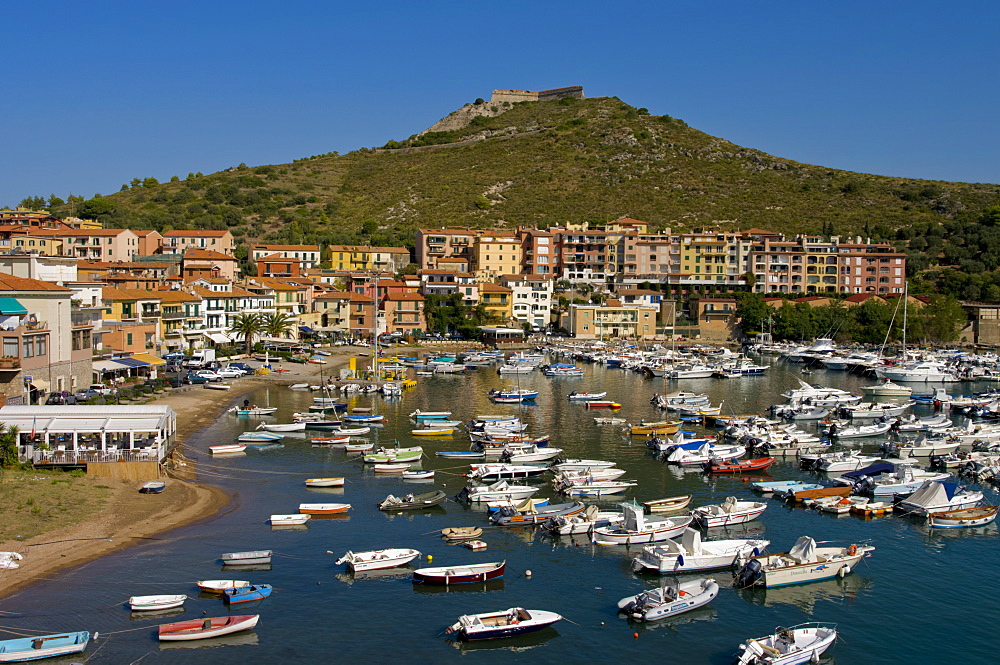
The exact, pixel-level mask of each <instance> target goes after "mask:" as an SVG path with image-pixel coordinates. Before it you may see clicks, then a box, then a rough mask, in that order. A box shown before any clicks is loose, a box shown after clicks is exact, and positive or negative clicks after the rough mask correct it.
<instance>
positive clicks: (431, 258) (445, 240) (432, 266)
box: [415, 228, 519, 272]
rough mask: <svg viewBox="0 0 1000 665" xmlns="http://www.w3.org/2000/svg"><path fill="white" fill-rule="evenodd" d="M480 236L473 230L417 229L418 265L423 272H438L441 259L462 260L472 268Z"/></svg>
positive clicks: (416, 252)
mask: <svg viewBox="0 0 1000 665" xmlns="http://www.w3.org/2000/svg"><path fill="white" fill-rule="evenodd" d="M478 235H479V231H474V230H472V229H444V228H442V229H417V234H416V240H415V254H416V260H417V265H418V266H420V269H421V270H436V269H438V268H439V266H438V263H437V262H438V260H439V259H443V258H461V259H465V260H466V261H468V263H469V265H470V266H472V265H473V261H472V253H473V246H474V245H475V241H476V237H477V236H478ZM518 272H519V271H518Z"/></svg>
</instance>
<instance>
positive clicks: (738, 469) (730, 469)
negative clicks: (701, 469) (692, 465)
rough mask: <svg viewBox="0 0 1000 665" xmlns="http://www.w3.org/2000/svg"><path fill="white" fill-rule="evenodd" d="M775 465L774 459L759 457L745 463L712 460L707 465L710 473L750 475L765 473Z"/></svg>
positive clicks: (744, 461) (706, 468)
mask: <svg viewBox="0 0 1000 665" xmlns="http://www.w3.org/2000/svg"><path fill="white" fill-rule="evenodd" d="M772 464H774V458H773V457H757V458H755V459H748V460H743V461H736V460H733V461H728V460H718V459H717V460H712V461H711V462H709V463H708V464H706V465H705V470H706V471H708V472H709V473H749V472H753V471H763V470H764V469H767V468H769V467H770V466H771V465H772Z"/></svg>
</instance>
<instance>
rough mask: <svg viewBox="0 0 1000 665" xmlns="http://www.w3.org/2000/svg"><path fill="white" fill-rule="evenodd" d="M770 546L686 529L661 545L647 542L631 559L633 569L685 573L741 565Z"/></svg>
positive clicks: (763, 541) (663, 572)
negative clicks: (710, 537)
mask: <svg viewBox="0 0 1000 665" xmlns="http://www.w3.org/2000/svg"><path fill="white" fill-rule="evenodd" d="M768 545H770V541H767V540H752V539H743V540H707V541H703V540H702V539H701V532H700V531H698V530H696V529H692V528H690V527H689V528H687V529H685V530H684V532H683V533H682V534H681V536H680V538H674V539H671V540H666V541H664V543H663V544H662V545H647V546H646V547H644V548H643V549H642V553H641V554H640V555H639V556H637V557H635V558H634V559H632V570H633V571H635V572H644V571H645V572H656V573H660V574H684V573H694V572H701V571H704V570H716V569H719V568H732V567H734V566H741V565H742V564H743V561H744V560H745V559H748V558H750V557H753V556H757V555H759V554H760V553H761V552H763V551H764V549H765V548H766V547H767V546H768Z"/></svg>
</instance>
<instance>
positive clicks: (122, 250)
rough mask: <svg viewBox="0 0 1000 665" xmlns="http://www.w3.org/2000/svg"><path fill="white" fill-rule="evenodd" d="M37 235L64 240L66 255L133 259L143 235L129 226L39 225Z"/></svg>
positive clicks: (63, 246)
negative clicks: (52, 226)
mask: <svg viewBox="0 0 1000 665" xmlns="http://www.w3.org/2000/svg"><path fill="white" fill-rule="evenodd" d="M35 233H36V235H39V236H46V237H50V238H53V239H58V240H60V241H62V255H63V256H72V257H75V258H78V259H89V260H91V261H131V260H132V259H133V257H135V256H136V255H138V253H139V236H137V235H136V234H135V232H134V231H131V230H129V229H71V228H63V229H55V230H48V229H38V230H37V231H36V232H35Z"/></svg>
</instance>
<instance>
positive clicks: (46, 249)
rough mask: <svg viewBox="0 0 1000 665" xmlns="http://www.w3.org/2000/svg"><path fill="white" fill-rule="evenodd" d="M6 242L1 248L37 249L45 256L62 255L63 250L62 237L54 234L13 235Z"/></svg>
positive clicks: (10, 249)
mask: <svg viewBox="0 0 1000 665" xmlns="http://www.w3.org/2000/svg"><path fill="white" fill-rule="evenodd" d="M4 244H5V245H6V247H5V246H4ZM4 244H0V249H6V250H8V251H23V252H30V251H37V252H38V253H39V254H41V255H43V256H62V251H63V240H62V238H56V237H53V236H41V235H31V234H29V235H23V236H20V235H19V236H11V238H10V239H9V240H7V241H6V242H5V243H4Z"/></svg>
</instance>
